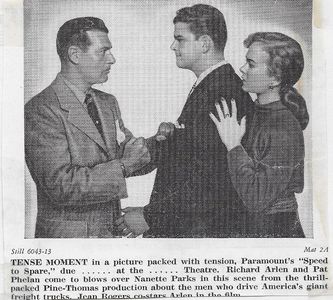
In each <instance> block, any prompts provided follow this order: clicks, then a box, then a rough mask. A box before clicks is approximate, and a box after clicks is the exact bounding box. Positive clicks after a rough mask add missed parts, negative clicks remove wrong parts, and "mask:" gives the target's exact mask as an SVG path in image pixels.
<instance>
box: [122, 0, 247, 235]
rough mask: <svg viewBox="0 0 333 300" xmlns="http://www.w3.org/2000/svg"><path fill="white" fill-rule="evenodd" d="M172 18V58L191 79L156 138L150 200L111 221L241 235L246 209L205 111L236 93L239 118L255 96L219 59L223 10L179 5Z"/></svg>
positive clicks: (176, 231) (169, 231) (138, 229)
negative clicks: (176, 111) (178, 109)
mask: <svg viewBox="0 0 333 300" xmlns="http://www.w3.org/2000/svg"><path fill="white" fill-rule="evenodd" d="M173 22H174V25H175V27H174V39H175V40H174V42H173V43H172V45H171V49H172V50H173V51H174V52H175V55H176V64H177V66H178V67H179V68H182V69H188V70H190V71H192V72H193V73H194V74H195V75H196V77H197V81H196V82H195V84H194V87H193V88H192V90H191V91H190V93H189V96H188V98H187V101H186V103H185V106H184V108H183V111H182V113H181V115H180V117H179V118H178V123H179V127H180V128H179V129H176V131H175V133H174V134H173V136H172V137H171V138H170V139H168V140H166V141H164V142H163V143H162V144H161V147H160V151H159V160H158V164H157V167H158V170H157V174H156V179H155V183H154V187H153V191H152V194H151V198H150V203H149V204H148V205H147V206H145V207H144V208H139V207H129V208H126V209H125V212H126V214H125V215H124V216H123V217H121V218H120V219H119V220H118V221H117V223H118V224H120V225H119V226H120V228H123V227H124V226H125V227H127V228H129V229H130V231H131V232H132V235H133V236H137V235H139V234H142V233H143V232H145V233H144V236H146V237H169V238H175V237H241V236H244V235H245V234H246V211H245V208H244V206H243V204H242V203H241V201H240V200H239V198H238V196H237V193H236V191H235V190H234V188H233V186H232V183H231V180H230V176H229V173H228V165H227V149H226V148H225V146H224V145H223V143H221V141H220V139H219V136H218V133H217V130H216V128H214V127H215V125H214V124H213V122H212V121H211V119H210V118H209V112H214V111H215V103H216V102H219V101H221V98H222V97H223V98H225V99H226V101H227V103H228V106H229V109H230V106H231V99H235V100H236V104H237V112H238V116H237V117H238V120H240V119H241V118H242V117H243V116H244V115H247V116H248V118H247V120H248V121H250V119H251V117H250V115H251V112H252V109H253V102H252V100H251V98H250V96H249V95H248V94H247V93H245V92H243V90H242V82H241V80H240V78H239V77H238V76H237V75H236V73H235V71H234V70H233V68H232V66H231V65H230V64H229V63H227V62H226V61H225V58H224V48H225V44H226V41H227V27H226V24H225V20H224V16H223V14H222V13H221V12H220V11H219V10H218V9H216V8H214V7H212V6H210V5H203V4H198V5H194V6H192V7H185V8H182V9H180V10H179V11H178V12H177V15H176V17H175V18H174V20H173Z"/></svg>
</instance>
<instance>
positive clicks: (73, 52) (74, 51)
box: [68, 46, 82, 65]
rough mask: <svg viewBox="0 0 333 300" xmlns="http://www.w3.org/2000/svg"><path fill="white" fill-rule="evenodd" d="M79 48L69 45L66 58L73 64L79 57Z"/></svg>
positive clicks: (77, 61) (76, 62)
mask: <svg viewBox="0 0 333 300" xmlns="http://www.w3.org/2000/svg"><path fill="white" fill-rule="evenodd" d="M81 51H82V50H81V49H80V48H79V47H78V46H70V47H69V48H68V59H69V61H70V62H72V63H73V64H75V65H77V64H78V63H79V59H80V53H81Z"/></svg>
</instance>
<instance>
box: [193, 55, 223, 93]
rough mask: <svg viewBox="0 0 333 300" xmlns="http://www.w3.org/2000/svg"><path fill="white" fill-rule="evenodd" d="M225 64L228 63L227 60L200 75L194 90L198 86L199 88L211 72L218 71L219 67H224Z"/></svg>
mask: <svg viewBox="0 0 333 300" xmlns="http://www.w3.org/2000/svg"><path fill="white" fill-rule="evenodd" d="M225 64H227V62H226V61H225V60H221V61H219V62H218V63H217V64H215V65H213V66H211V67H209V68H208V69H206V70H205V71H203V72H202V73H201V74H200V75H199V77H198V78H197V81H196V82H195V84H194V85H193V89H194V88H195V87H196V86H198V84H199V83H200V82H201V81H202V80H203V79H204V78H205V77H206V76H207V75H208V74H209V73H211V72H213V71H214V70H215V69H217V68H219V67H221V66H223V65H225Z"/></svg>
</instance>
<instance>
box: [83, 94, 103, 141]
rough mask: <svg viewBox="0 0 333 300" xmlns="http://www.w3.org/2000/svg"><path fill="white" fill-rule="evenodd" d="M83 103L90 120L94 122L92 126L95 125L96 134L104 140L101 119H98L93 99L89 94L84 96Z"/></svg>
mask: <svg viewBox="0 0 333 300" xmlns="http://www.w3.org/2000/svg"><path fill="white" fill-rule="evenodd" d="M84 103H85V105H87V110H88V114H89V116H90V118H91V119H92V121H93V122H94V124H95V126H96V128H97V130H98V132H99V133H100V135H101V136H102V138H104V136H103V129H102V123H101V119H100V118H99V115H98V110H97V107H96V104H95V101H94V98H93V97H92V95H91V94H89V93H87V94H86V98H85V99H84Z"/></svg>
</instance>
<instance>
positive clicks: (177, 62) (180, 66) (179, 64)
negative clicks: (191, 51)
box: [176, 61, 187, 69]
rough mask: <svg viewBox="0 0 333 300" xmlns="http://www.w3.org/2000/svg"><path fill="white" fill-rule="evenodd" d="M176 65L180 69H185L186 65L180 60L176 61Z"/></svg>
mask: <svg viewBox="0 0 333 300" xmlns="http://www.w3.org/2000/svg"><path fill="white" fill-rule="evenodd" d="M176 65H177V67H178V68H180V69H187V68H186V66H185V65H184V64H183V63H182V62H179V61H176Z"/></svg>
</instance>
